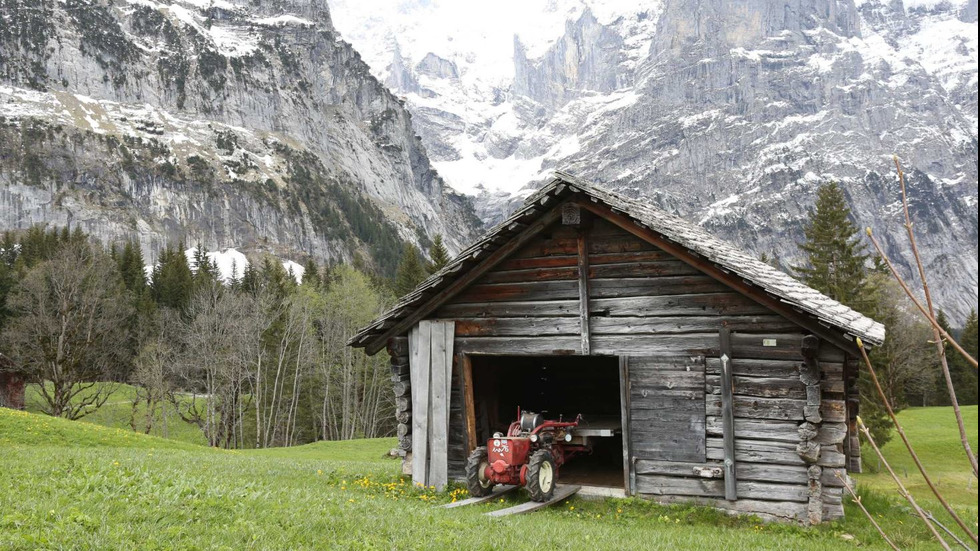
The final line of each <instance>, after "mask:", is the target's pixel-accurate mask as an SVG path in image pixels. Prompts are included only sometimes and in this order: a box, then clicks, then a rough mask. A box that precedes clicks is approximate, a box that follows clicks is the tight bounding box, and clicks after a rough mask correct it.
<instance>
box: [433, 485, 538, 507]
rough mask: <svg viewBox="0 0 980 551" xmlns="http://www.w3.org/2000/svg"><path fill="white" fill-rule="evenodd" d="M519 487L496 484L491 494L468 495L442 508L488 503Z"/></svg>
mask: <svg viewBox="0 0 980 551" xmlns="http://www.w3.org/2000/svg"><path fill="white" fill-rule="evenodd" d="M518 488H520V486H510V485H506V484H505V485H502V486H495V487H494V488H493V490H492V491H491V492H490V495H485V496H483V497H468V498H466V499H463V500H460V501H454V502H452V503H447V504H445V505H443V506H442V508H443V509H456V508H457V507H466V506H467V505H478V504H480V503H486V502H488V501H493V500H495V499H499V498H500V497H501V496H503V495H505V494H509V493H511V492H513V491H514V490H516V489H518Z"/></svg>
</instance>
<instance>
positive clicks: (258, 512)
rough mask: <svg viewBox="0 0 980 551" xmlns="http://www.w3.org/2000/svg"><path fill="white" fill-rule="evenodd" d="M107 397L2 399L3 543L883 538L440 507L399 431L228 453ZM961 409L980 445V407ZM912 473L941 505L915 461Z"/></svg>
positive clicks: (937, 461)
mask: <svg viewBox="0 0 980 551" xmlns="http://www.w3.org/2000/svg"><path fill="white" fill-rule="evenodd" d="M109 407H110V409H108V410H106V411H104V412H100V415H97V416H93V417H91V420H93V421H97V422H105V423H106V424H109V425H110V426H104V425H100V424H97V423H90V422H85V421H76V422H71V421H65V420H62V419H56V418H51V417H47V416H43V415H37V414H32V413H27V412H16V411H11V410H4V409H0V549H4V550H7V549H14V550H20V549H24V550H26V549H132V548H140V549H422V548H428V549H438V548H462V549H541V548H547V549H582V548H602V549H624V548H637V549H641V548H642V549H651V548H652V549H656V548H678V549H698V548H721V549H800V550H807V549H814V550H816V549H855V548H871V549H878V548H885V545H884V543H883V542H882V541H881V538H880V537H879V536H878V534H877V533H876V532H875V531H874V529H873V527H871V525H870V523H868V521H867V519H865V518H864V517H863V515H862V514H861V512H860V510H858V509H857V508H856V506H855V505H853V504H849V505H848V506H847V519H846V520H844V521H841V522H836V523H831V524H827V525H823V526H820V527H816V528H804V527H800V526H790V525H785V524H774V523H764V522H761V521H759V520H758V519H755V518H751V517H731V516H727V515H725V514H722V513H719V512H716V511H713V510H710V509H705V508H698V507H665V506H659V505H656V504H653V503H650V502H647V501H643V500H637V499H607V500H598V501H588V500H585V499H582V498H573V499H571V500H569V501H567V502H565V503H562V504H561V505H560V506H556V507H553V508H551V509H548V510H545V511H540V512H537V513H534V514H530V515H524V516H517V517H508V518H505V519H491V518H488V517H486V516H484V515H483V513H485V512H487V511H489V510H492V509H496V508H501V507H506V506H509V505H512V504H514V503H517V502H519V501H520V500H521V499H522V497H521V496H520V495H517V496H514V497H511V498H508V499H505V500H503V502H496V503H491V504H487V505H480V506H474V507H472V508H464V509H456V510H444V509H440V508H439V507H437V505H439V504H442V503H447V502H449V501H451V500H453V499H457V498H462V497H465V490H464V489H462V488H460V487H459V486H454V487H452V488H451V489H450V491H449V492H446V493H444V494H438V493H435V492H433V491H431V490H427V489H422V488H413V487H412V486H411V482H410V480H408V479H406V478H404V477H402V476H401V475H400V473H399V471H400V469H399V462H398V461H397V460H393V459H389V458H386V457H385V456H386V452H387V451H388V450H389V449H390V448H391V447H393V446H394V439H373V440H354V441H347V442H319V443H315V444H310V445H306V446H298V447H294V448H278V449H269V450H247V451H225V450H219V449H212V448H207V447H204V446H201V445H199V444H197V443H195V442H193V441H188V440H193V439H191V438H186V439H185V438H182V439H164V438H160V437H157V436H153V435H150V436H147V435H142V434H137V433H134V432H132V431H131V430H127V428H123V426H120V425H119V424H118V417H119V415H113V414H112V413H111V411H112V410H111V408H112V407H113V406H111V405H110V406H109ZM966 413H967V418H968V422H969V423H970V427H971V428H970V430H971V434H972V435H973V438H974V442H973V443H974V445H976V433H977V408H976V407H975V406H974V407H971V408H966ZM901 415H902V419H903V420H904V421H905V423H907V425H908V433H909V435H910V437H911V438H912V439H913V441H914V442H917V443H920V445H919V449H920V453H921V454H922V456H923V458H924V459H925V460H926V461H927V462H928V463H929V464H930V465H932V468H933V471H934V473H935V475H936V477H937V478H938V479H939V480H940V483H941V485H942V487H943V489H944V490H946V491H947V493H948V494H949V496H950V497H951V498H952V499H953V500H954V501H955V503H956V506H957V508H958V509H960V510H962V511H963V512H964V514H965V515H966V517H967V518H968V519H969V522H971V523H972V524H973V525H974V526H976V521H977V491H976V484H975V481H970V478H972V477H970V476H969V475H968V474H967V472H966V470H965V469H966V461H965V458H964V457H963V453H962V449H961V448H960V447H959V445H958V438H957V435H956V432H955V425H953V424H952V423H951V421H952V415H951V413H950V412H949V410H948V409H944V408H925V409H913V410H907V411H905V412H903V413H902V414H901ZM947 417H948V419H947ZM126 419H127V420H128V413H127V416H126ZM174 434H175V435H181V434H183V435H184V436H188V435H189V434H190V432H189V431H188V432H187V433H185V432H183V431H176V432H174ZM900 447H901V444H900V443H899V442H898V441H897V440H896V441H893V442H891V443H889V444H888V445H887V446H886V448H885V451H886V453H888V454H889V456H891V457H893V460H894V462H895V464H896V465H898V466H899V469H900V471H901V472H900V474H902V476H904V465H905V463H904V460H903V459H901V455H902V454H901V453H899V452H900V451H901V450H900V449H899V448H900ZM870 466H871V467H874V466H875V465H874V464H873V463H872V464H871V465H870ZM857 480H858V483H859V485H860V491H861V493H862V494H863V495H864V501H865V504H866V505H867V506H868V507H869V509H871V510H872V512H873V514H874V515H875V516H876V517H877V518H878V519H879V522H881V523H882V524H883V525H884V526H885V528H886V530H887V531H888V532H889V534H890V535H891V536H892V537H893V538H894V539H895V541H896V543H897V544H898V545H899V546H901V547H902V548H903V549H933V548H939V546H938V544H936V543H934V542H930V540H929V536H928V534H927V532H926V530H925V528H924V527H923V526H922V525H921V524H920V523H918V522H917V521H916V519H915V518H913V517H912V516H911V513H910V511H909V509H908V507H907V506H906V505H905V504H903V503H900V502H898V500H897V499H898V498H897V495H896V494H895V493H894V491H892V490H891V487H890V486H889V485H888V483H887V480H886V479H885V478H884V477H883V476H882V475H881V474H880V473H868V474H864V475H860V476H858V477H857ZM907 480H908V483H909V485H910V487H911V488H912V489H913V492H916V495H917V496H920V497H921V501H922V502H923V503H925V504H927V505H928V506H929V507H930V508H933V512H934V513H936V514H937V516H939V514H938V513H939V512H938V507H934V504H933V503H932V502H931V500H929V499H928V498H927V497H926V496H925V494H923V493H922V491H921V490H920V487H919V484H918V483H917V482H916V477H915V476H913V474H912V473H911V472H909V475H908V479H907Z"/></svg>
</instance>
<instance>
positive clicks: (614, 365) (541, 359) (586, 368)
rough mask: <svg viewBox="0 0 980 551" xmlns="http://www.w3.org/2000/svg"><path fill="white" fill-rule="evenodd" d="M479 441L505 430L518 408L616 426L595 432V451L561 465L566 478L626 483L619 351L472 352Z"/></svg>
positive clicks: (601, 483)
mask: <svg viewBox="0 0 980 551" xmlns="http://www.w3.org/2000/svg"><path fill="white" fill-rule="evenodd" d="M472 365H473V399H474V409H475V413H476V427H477V436H478V438H477V441H478V442H481V445H482V443H485V442H486V440H487V439H488V438H490V436H491V435H492V434H493V433H494V432H506V431H507V428H508V426H509V425H510V423H511V422H513V421H514V420H515V419H516V418H517V408H518V407H520V408H521V409H524V410H529V411H534V412H537V413H543V414H544V416H545V418H546V419H558V418H559V417H562V418H563V419H564V420H566V421H570V420H574V419H575V416H576V415H578V414H580V413H581V414H582V417H583V424H582V426H588V425H590V424H593V425H599V424H601V425H602V426H609V425H614V426H615V427H616V429H617V432H616V435H615V436H611V437H592V438H591V441H592V444H593V453H592V454H591V455H581V456H577V457H574V458H573V459H572V460H571V461H569V463H568V464H567V465H566V466H564V467H562V469H561V475H560V476H561V480H562V482H564V483H575V484H584V485H590V486H609V487H616V488H622V487H623V485H624V479H623V440H622V433H621V432H620V431H619V429H620V428H621V427H622V410H621V408H620V383H619V361H618V358H616V357H614V356H592V357H588V356H472Z"/></svg>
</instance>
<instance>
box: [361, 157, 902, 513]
mask: <svg viewBox="0 0 980 551" xmlns="http://www.w3.org/2000/svg"><path fill="white" fill-rule="evenodd" d="M617 201H620V203H617ZM617 205H618V206H617ZM624 205H627V206H631V205H632V202H629V200H627V199H623V198H621V197H619V196H614V195H612V194H608V193H606V192H603V191H601V190H597V189H596V188H592V187H591V186H587V185H586V184H583V183H581V182H578V181H573V180H570V178H568V177H565V176H560V177H559V178H557V179H556V180H555V182H553V183H552V184H550V185H549V186H546V188H545V189H543V190H542V191H541V192H539V193H538V194H535V195H534V196H532V197H531V198H529V199H528V202H527V203H526V204H525V208H524V209H522V211H519V212H518V213H516V214H515V215H514V216H512V217H511V219H509V220H508V221H506V222H504V223H503V224H502V225H500V226H498V227H497V228H496V229H495V230H493V231H491V232H490V233H489V234H488V235H487V236H486V237H485V238H484V239H483V240H481V242H479V243H477V244H476V245H474V246H473V247H471V248H470V249H468V250H467V251H464V253H462V254H461V255H460V256H459V257H457V258H456V259H455V260H454V261H453V262H452V263H451V264H450V265H449V266H447V267H446V269H444V270H443V271H441V272H440V273H438V274H436V275H435V276H433V277H432V278H430V279H429V280H427V281H426V282H424V283H423V284H421V285H420V286H419V288H418V289H416V291H414V292H413V293H412V294H410V295H408V296H406V297H404V298H403V299H402V300H401V301H400V302H399V303H398V305H396V306H395V307H394V308H393V309H392V310H391V311H390V312H388V313H387V314H385V316H383V317H382V318H379V320H378V321H376V322H375V323H373V324H372V325H371V326H369V327H368V328H365V329H364V330H362V331H361V332H360V333H359V334H358V335H356V336H355V337H354V338H353V339H351V341H350V344H352V345H354V346H365V347H367V348H368V351H369V352H370V351H372V350H373V349H377V348H380V347H381V346H385V345H387V346H388V350H389V353H390V354H391V357H392V360H391V362H392V373H393V376H392V378H393V381H395V393H396V396H397V401H398V414H397V415H398V420H399V422H400V423H401V424H400V425H399V436H400V437H401V447H402V448H403V450H404V451H405V452H408V453H407V457H408V459H409V462H412V460H413V457H412V454H411V453H410V450H412V449H413V447H414V448H416V449H418V446H419V445H421V446H422V447H423V448H425V449H426V450H427V452H428V450H429V447H430V445H431V442H429V441H428V440H426V439H432V438H433V436H435V437H436V438H435V440H437V442H438V444H437V448H438V450H437V451H436V454H435V455H436V456H437V457H440V458H441V459H440V461H445V472H446V473H447V474H448V475H449V476H450V477H460V476H462V474H463V466H464V462H465V459H466V456H467V455H468V454H469V452H470V450H472V449H474V448H475V447H476V446H477V445H480V443H481V442H486V439H487V438H489V437H490V435H491V434H492V433H493V432H495V431H497V430H500V428H501V427H504V428H505V427H506V423H507V422H508V419H510V417H511V416H512V415H513V414H512V412H513V410H514V408H515V406H517V405H521V406H529V405H531V406H533V407H535V408H540V409H549V410H550V411H553V412H559V413H565V414H569V415H571V414H574V413H573V412H574V411H578V410H583V411H588V412H589V413H590V414H594V415H595V416H598V417H610V416H611V417H615V418H616V419H618V421H619V422H620V423H621V427H622V428H621V430H618V429H617V430H618V434H619V435H620V438H621V439H620V441H619V444H618V445H619V446H621V451H618V450H616V449H613V450H610V449H608V447H607V449H604V450H603V453H601V454H599V455H603V454H604V455H605V456H607V457H612V456H615V455H618V456H619V457H620V460H619V461H620V463H619V465H618V466H617V465H616V464H615V461H613V463H609V462H608V461H607V462H606V463H601V462H600V463H599V464H597V466H596V467H595V469H594V470H593V471H592V472H591V473H588V472H587V473H586V474H585V475H584V476H585V478H584V480H586V481H589V480H592V481H593V482H595V481H600V482H601V484H600V485H603V486H608V485H610V484H611V485H613V486H618V487H620V488H622V489H623V490H624V491H625V493H628V494H635V495H642V496H647V497H651V498H655V499H658V500H661V501H667V502H678V501H693V502H698V503H704V504H709V505H713V506H717V507H720V508H725V509H730V510H735V511H741V512H751V513H756V514H762V515H768V516H771V517H777V518H793V519H798V520H809V521H810V522H818V521H820V520H823V519H832V518H838V517H839V516H841V515H842V514H843V508H842V506H841V493H842V484H843V479H842V478H839V477H838V475H841V476H843V474H844V473H845V471H846V469H847V468H850V469H852V470H853V469H855V468H857V467H859V464H860V455H859V453H860V448H859V446H858V444H857V438H856V431H855V430H854V426H853V425H854V418H855V416H856V414H857V390H856V380H857V379H856V378H857V369H856V364H855V362H854V355H855V352H856V349H855V347H854V343H853V340H852V339H853V337H854V336H861V337H862V338H863V339H865V340H866V341H869V342H870V343H872V344H873V343H877V342H880V340H881V338H883V328H881V326H880V325H879V324H877V323H875V322H873V321H871V320H868V319H867V318H865V317H863V316H860V314H857V313H855V312H853V311H851V310H850V309H847V308H846V307H843V306H841V305H839V304H837V303H836V302H834V301H831V300H830V299H827V298H826V297H823V296H822V295H820V294H819V293H816V292H815V291H813V290H812V289H808V288H806V287H805V286H803V285H801V284H799V283H798V282H796V281H795V280H792V278H789V277H788V276H785V275H784V274H780V273H779V272H776V271H775V270H773V269H772V268H770V267H768V266H766V265H764V264H761V263H758V262H757V261H755V260H754V259H751V258H750V257H749V256H748V255H744V254H743V253H738V252H737V251H735V250H734V249H732V248H731V247H730V246H728V245H726V244H724V243H722V242H721V241H718V240H715V239H714V238H710V237H705V235H706V234H704V232H703V231H701V230H697V231H695V230H691V229H690V228H689V227H688V226H690V224H687V223H683V226H684V227H679V226H680V225H681V224H682V223H681V222H676V220H674V219H670V220H668V222H670V223H669V224H667V225H668V226H671V228H670V229H671V231H672V232H673V233H672V234H671V236H670V237H668V236H667V235H665V233H663V232H660V231H653V230H652V229H651V226H652V224H651V223H648V224H643V223H641V222H639V221H638V219H637V218H636V217H635V216H634V215H635V214H636V213H635V211H636V210H639V208H640V207H636V206H635V205H632V208H633V209H634V211H633V212H631V211H628V210H626V209H624V208H622V207H623V206H624ZM539 207H540V208H539ZM658 216H659V215H658ZM643 219H644V220H647V221H649V220H651V218H650V217H649V216H648V217H646V218H643ZM675 222H676V223H675ZM661 223H667V222H663V221H661ZM674 226H678V227H674ZM697 232H700V233H697ZM685 233H686V234H688V237H686V238H684V239H687V240H688V241H686V242H685V243H686V244H687V245H689V244H690V240H691V239H694V238H693V237H691V235H693V234H697V239H696V241H697V242H698V243H699V244H700V245H701V246H702V248H701V249H698V250H697V251H693V250H692V249H691V248H690V247H688V246H686V245H685V246H681V245H680V244H679V243H678V241H679V240H681V239H682V237H678V236H679V235H681V234H685ZM719 259H721V260H724V262H721V261H719ZM760 265H761V266H760ZM774 272H775V273H774ZM750 275H751V276H752V277H751V278H750V277H749V276H750ZM784 279H785V280H786V281H784ZM814 312H817V313H814ZM424 320H431V322H432V323H438V324H441V325H440V327H451V328H452V329H451V330H449V332H448V334H447V335H449V336H447V337H446V339H447V340H444V341H442V342H439V343H437V342H436V341H435V340H432V341H431V342H432V343H433V348H432V350H435V345H436V344H438V345H439V346H440V347H441V348H440V350H450V351H451V352H450V355H451V356H452V360H451V362H449V363H451V364H452V365H451V366H449V365H448V364H446V363H445V362H443V364H442V365H443V366H444V368H445V369H447V371H446V372H445V374H444V375H441V377H443V378H444V379H445V381H446V384H447V387H446V389H447V392H446V395H447V396H448V400H444V399H443V400H442V402H445V403H443V404H442V407H445V408H446V409H445V411H444V413H443V414H442V415H445V417H446V418H447V420H448V421H447V425H446V427H447V428H446V430H445V431H443V430H442V429H439V428H438V426H437V427H436V429H435V431H434V432H433V428H432V426H431V425H429V428H428V429H427V432H425V433H424V434H423V435H421V438H422V440H421V442H422V443H421V444H419V442H420V440H419V438H420V435H419V430H420V428H419V427H420V426H422V425H424V423H423V424H422V425H420V423H419V414H417V413H416V414H415V415H413V410H414V411H416V412H418V411H419V410H420V409H419V402H418V400H419V393H418V391H417V390H415V391H413V387H412V381H414V380H415V379H416V378H417V377H418V375H419V369H423V370H425V369H430V368H429V367H427V366H425V365H423V364H420V362H419V358H418V357H417V356H416V355H410V352H411V350H410V348H411V346H410V345H409V339H407V338H406V337H405V335H406V334H407V333H408V329H411V328H413V327H414V328H418V327H420V325H419V322H420V321H421V322H423V323H430V321H424ZM848 320H849V321H848ZM831 321H833V323H831ZM446 324H449V325H446ZM440 331H442V329H440ZM412 332H413V335H417V333H418V331H416V330H415V329H412ZM413 338H414V337H413ZM418 346H419V345H418V343H416V345H415V348H416V350H417V349H418ZM420 366H421V367H420ZM441 369H443V367H440V370H441ZM410 379H411V381H410ZM433 380H434V379H433ZM440 380H442V379H440ZM540 381H547V383H546V384H545V386H546V387H547V388H548V389H550V394H549V393H547V392H537V391H535V392H530V391H529V390H528V389H529V388H530V389H534V388H535V385H540V384H541V383H540ZM440 388H441V386H440ZM569 397H571V398H569ZM576 400H577V401H576ZM431 406H432V404H431V403H427V405H426V406H425V408H426V409H425V410H424V411H426V412H428V414H429V415H430V416H431V412H432V411H433V410H432V409H431ZM576 408H577V409H576ZM424 415H425V414H423V417H424ZM413 436H415V437H416V438H414V440H415V442H413ZM613 459H615V457H613ZM428 461H431V458H430V459H429V460H428ZM415 463H416V464H417V463H418V461H415ZM417 467H418V465H416V470H417ZM613 471H615V472H618V473H619V474H618V475H615V473H614V472H613ZM567 474H568V473H565V474H563V475H562V476H567ZM610 475H611V476H610ZM579 476H582V475H581V473H579ZM590 476H591V477H592V478H591V479H590ZM617 477H618V480H619V481H620V482H618V483H616V482H615V481H616V480H617ZM423 480H424V479H423ZM611 481H612V482H611ZM426 483H428V482H426Z"/></svg>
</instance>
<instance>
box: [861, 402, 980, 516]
mask: <svg viewBox="0 0 980 551" xmlns="http://www.w3.org/2000/svg"><path fill="white" fill-rule="evenodd" d="M962 413H963V421H964V424H965V425H966V427H967V437H968V439H969V441H970V446H971V447H972V448H973V452H974V453H976V452H977V406H965V407H963V408H962ZM899 421H900V422H901V423H902V426H903V427H904V428H905V434H906V435H907V436H908V438H909V441H910V442H911V443H912V446H913V448H914V449H915V453H916V454H917V455H918V456H919V459H920V460H921V461H922V464H923V465H925V466H926V469H927V472H928V473H929V477H930V478H932V481H933V482H934V483H936V485H937V486H938V487H939V490H940V491H941V492H942V493H943V495H944V496H946V498H947V499H949V500H950V501H951V502H953V503H956V504H959V505H964V506H965V505H972V506H973V509H974V516H976V512H975V511H976V506H977V481H976V479H974V478H973V475H972V474H970V463H969V461H968V460H967V458H966V452H965V451H963V446H962V445H961V444H960V439H959V431H957V429H956V417H955V416H954V415H953V410H952V408H948V407H935V408H914V409H908V410H905V411H903V412H901V413H899ZM882 452H883V453H884V454H885V457H886V458H888V462H889V464H891V466H892V468H893V469H895V472H896V474H898V475H899V476H901V477H902V483H903V484H905V485H906V487H907V488H908V489H909V491H910V492H912V495H915V496H922V498H921V499H922V500H923V501H925V500H928V499H930V498H929V497H928V496H932V492H930V490H929V488H928V486H926V483H925V481H924V480H923V479H922V476H921V475H920V474H919V471H918V470H917V469H916V467H915V463H913V462H912V458H911V456H909V454H908V452H907V451H906V450H905V445H904V444H903V443H902V440H901V439H900V438H899V437H898V434H894V435H893V437H892V439H891V441H889V442H888V443H887V444H885V447H884V448H883V449H882ZM861 453H862V457H863V458H864V464H865V468H866V471H867V472H866V473H865V474H863V475H861V476H859V477H857V478H858V482H860V483H861V484H862V485H866V486H869V487H873V488H876V489H890V488H892V487H893V486H894V482H892V479H891V477H890V476H889V475H888V472H887V471H886V470H885V469H884V466H879V464H878V463H879V462H878V460H877V458H876V456H875V455H874V450H872V449H870V448H866V449H864V450H863V451H862V452H861Z"/></svg>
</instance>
